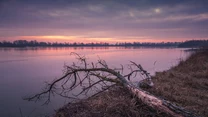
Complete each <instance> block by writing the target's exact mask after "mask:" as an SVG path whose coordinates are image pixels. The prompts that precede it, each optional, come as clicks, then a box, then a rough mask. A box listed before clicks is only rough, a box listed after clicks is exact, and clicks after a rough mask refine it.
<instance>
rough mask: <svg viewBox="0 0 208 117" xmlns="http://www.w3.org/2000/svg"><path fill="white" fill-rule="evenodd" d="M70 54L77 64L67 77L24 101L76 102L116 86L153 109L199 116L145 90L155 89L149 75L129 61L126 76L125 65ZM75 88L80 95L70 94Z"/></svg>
mask: <svg viewBox="0 0 208 117" xmlns="http://www.w3.org/2000/svg"><path fill="white" fill-rule="evenodd" d="M71 54H72V55H75V56H76V57H77V59H78V62H77V63H73V64H72V65H71V66H67V65H65V66H64V67H65V70H64V75H63V76H62V77H61V78H58V79H55V80H54V81H53V82H52V83H49V84H47V87H46V88H45V90H43V91H42V92H41V93H38V94H36V95H34V96H31V97H28V98H25V99H26V100H28V101H38V100H40V99H42V98H44V97H46V101H45V104H47V103H49V102H50V98H51V95H54V94H57V95H60V96H62V97H66V98H73V99H74V98H76V97H79V96H80V95H83V94H85V95H86V94H88V92H89V91H90V90H91V91H94V94H93V95H92V96H95V95H97V94H99V93H101V92H104V91H106V90H108V89H109V88H110V87H112V86H114V85H122V86H123V87H125V88H127V89H128V90H129V91H130V92H131V93H132V94H133V95H134V96H135V97H137V98H138V99H140V100H141V101H142V102H143V103H145V104H146V105H148V106H150V107H153V108H155V109H158V110H160V111H162V112H165V113H167V114H169V115H172V116H174V117H183V116H184V117H197V115H195V114H194V113H191V112H189V111H186V110H185V109H183V108H182V107H179V106H176V105H175V104H172V103H171V102H169V101H167V100H164V99H160V98H158V97H156V96H153V95H151V94H149V93H148V92H146V91H144V90H143V89H142V88H141V87H142V86H145V87H153V86H154V84H153V82H152V80H151V77H150V75H149V73H148V72H147V71H146V70H144V69H143V68H142V66H141V65H139V64H136V63H135V62H132V61H130V64H129V65H128V68H127V69H128V70H129V73H128V74H124V73H123V71H124V69H125V68H124V67H123V66H122V65H121V67H120V68H114V69H112V68H109V67H108V65H107V63H106V62H105V61H104V60H101V59H99V60H98V62H97V63H93V62H92V63H88V62H87V59H86V57H85V56H80V55H78V54H76V53H71ZM137 75H140V76H141V77H143V79H144V80H142V81H141V82H139V83H138V84H136V85H135V84H134V83H132V82H131V79H132V78H135V77H136V76H137ZM80 87H81V88H80ZM76 88H80V89H81V90H80V91H79V92H78V93H77V94H70V92H72V91H73V90H75V89H76Z"/></svg>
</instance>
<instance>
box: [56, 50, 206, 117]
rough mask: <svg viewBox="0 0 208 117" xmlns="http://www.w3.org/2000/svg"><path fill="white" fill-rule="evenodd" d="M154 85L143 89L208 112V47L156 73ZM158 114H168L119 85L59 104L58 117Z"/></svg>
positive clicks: (203, 113) (178, 103) (193, 110)
mask: <svg viewBox="0 0 208 117" xmlns="http://www.w3.org/2000/svg"><path fill="white" fill-rule="evenodd" d="M153 82H154V84H155V86H154V87H153V88H151V89H144V90H146V91H148V92H150V93H151V94H153V95H156V96H158V97H162V98H163V99H166V100H168V101H171V102H173V103H175V104H177V105H180V106H182V107H184V108H185V109H187V110H189V111H192V112H195V113H197V114H198V115H200V116H208V112H206V110H208V95H207V94H208V51H204V52H197V53H195V54H192V55H191V56H190V57H189V58H187V60H185V61H181V62H180V63H179V64H178V65H177V66H175V67H172V68H170V69H169V70H166V71H163V72H156V74H155V76H153ZM68 116H72V117H78V116H82V117H88V116H101V117H102V116H114V117H117V116H118V117H119V116H157V117H167V116H169V115H167V114H165V113H162V112H159V111H157V110H156V109H153V108H150V107H148V106H146V105H144V104H143V103H142V102H140V101H139V100H137V99H136V98H134V97H133V96H132V95H131V94H130V93H129V92H128V91H127V90H125V89H124V88H122V87H119V86H116V87H114V88H112V89H111V90H109V91H107V92H104V93H102V94H100V95H98V96H96V97H92V98H88V99H85V100H82V101H80V102H77V103H69V104H67V105H65V106H64V107H62V108H60V109H59V110H58V111H57V112H56V115H55V117H68Z"/></svg>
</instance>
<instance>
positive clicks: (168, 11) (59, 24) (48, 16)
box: [0, 0, 208, 43]
mask: <svg viewBox="0 0 208 117" xmlns="http://www.w3.org/2000/svg"><path fill="white" fill-rule="evenodd" d="M17 39H27V40H34V39H35V40H38V41H60V42H95V41H96V42H112V43H115V42H126V41H129V42H134V41H137V42H150V41H151V42H153V41H154V42H161V41H184V40H190V39H208V0H1V1H0V41H3V40H7V41H12V40H17Z"/></svg>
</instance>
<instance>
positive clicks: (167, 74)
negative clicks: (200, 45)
mask: <svg viewBox="0 0 208 117" xmlns="http://www.w3.org/2000/svg"><path fill="white" fill-rule="evenodd" d="M153 82H154V83H155V87H154V88H152V89H150V90H148V91H149V92H150V93H152V94H154V95H157V96H160V97H162V98H165V99H167V100H169V101H172V102H175V103H176V104H178V105H180V106H182V107H185V108H186V109H188V110H191V111H194V112H196V113H198V114H199V115H201V116H206V117H208V51H204V52H198V53H195V54H193V55H192V56H190V57H189V58H188V59H187V60H186V61H181V62H180V64H179V65H178V66H176V67H173V68H172V69H170V70H168V71H164V72H159V73H156V76H155V77H154V78H153Z"/></svg>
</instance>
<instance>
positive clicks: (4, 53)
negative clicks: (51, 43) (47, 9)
mask: <svg viewBox="0 0 208 117" xmlns="http://www.w3.org/2000/svg"><path fill="white" fill-rule="evenodd" d="M183 50H184V49H181V48H131V47H130V48H124V47H94V48H93V47H84V48H83V47H80V48H72V47H71V48H70V47H66V48H64V47H62V48H0V78H1V82H0V92H1V96H0V100H1V102H0V104H1V106H0V115H1V116H2V117H14V116H15V117H18V116H19V117H21V112H22V114H23V116H30V117H33V116H44V115H51V114H53V113H54V110H56V109H58V108H59V107H61V106H63V105H64V104H67V102H68V100H66V99H63V98H60V97H55V98H53V99H52V102H51V103H50V104H49V105H45V106H41V105H42V104H43V102H37V103H34V102H27V101H24V100H22V97H25V96H28V95H32V94H35V93H38V92H40V91H41V89H42V88H43V87H44V86H45V84H44V82H45V81H48V82H50V81H52V80H53V79H54V78H59V77H61V76H62V73H63V72H62V70H63V66H64V64H68V65H70V64H71V63H72V62H74V61H76V60H75V57H74V56H71V55H70V53H71V52H75V53H78V54H81V55H85V56H86V57H87V60H88V61H90V62H96V61H97V60H98V59H99V58H100V59H103V60H105V61H106V62H107V63H108V65H109V67H113V68H115V67H120V64H122V65H124V67H125V66H127V65H128V64H129V63H130V62H129V61H134V62H136V63H140V64H141V65H142V66H143V67H144V69H146V70H147V71H148V72H150V74H151V75H154V73H155V72H156V71H163V70H167V69H169V68H170V67H172V66H175V65H177V64H178V62H179V61H180V60H183V59H186V57H187V56H189V54H190V53H187V52H185V51H183ZM125 72H127V71H124V73H125ZM133 80H134V81H138V80H141V79H140V78H139V77H138V78H135V79H133ZM20 110H21V112H20Z"/></svg>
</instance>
